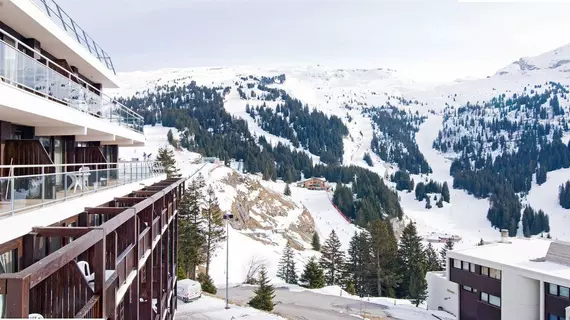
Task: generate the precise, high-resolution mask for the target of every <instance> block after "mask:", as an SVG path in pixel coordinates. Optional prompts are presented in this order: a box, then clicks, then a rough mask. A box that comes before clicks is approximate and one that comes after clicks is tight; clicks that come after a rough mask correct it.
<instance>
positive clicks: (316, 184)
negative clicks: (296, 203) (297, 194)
mask: <svg viewBox="0 0 570 320" xmlns="http://www.w3.org/2000/svg"><path fill="white" fill-rule="evenodd" d="M297 186H298V187H300V188H306V189H309V190H328V188H329V186H328V184H327V179H325V178H319V177H312V178H309V179H305V180H302V181H300V182H298V183H297Z"/></svg>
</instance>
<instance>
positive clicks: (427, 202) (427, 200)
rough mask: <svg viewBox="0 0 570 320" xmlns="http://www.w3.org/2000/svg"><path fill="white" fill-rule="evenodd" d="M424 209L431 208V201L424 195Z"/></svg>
mask: <svg viewBox="0 0 570 320" xmlns="http://www.w3.org/2000/svg"><path fill="white" fill-rule="evenodd" d="M426 209H431V201H430V200H429V197H426Z"/></svg>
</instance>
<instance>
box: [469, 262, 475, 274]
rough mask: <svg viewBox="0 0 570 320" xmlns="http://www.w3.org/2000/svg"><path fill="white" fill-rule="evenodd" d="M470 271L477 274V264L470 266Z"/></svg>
mask: <svg viewBox="0 0 570 320" xmlns="http://www.w3.org/2000/svg"><path fill="white" fill-rule="evenodd" d="M469 271H471V272H473V273H475V264H474V263H472V264H470V265H469Z"/></svg>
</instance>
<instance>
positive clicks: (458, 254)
mask: <svg viewBox="0 0 570 320" xmlns="http://www.w3.org/2000/svg"><path fill="white" fill-rule="evenodd" d="M435 276H436V275H435V274H428V288H429V293H430V299H429V300H428V308H430V309H444V310H447V311H449V312H450V313H454V314H455V315H456V316H457V317H458V319H460V320H476V319H485V320H495V319H496V320H499V319H502V320H536V319H539V320H563V319H568V317H569V316H570V289H569V288H570V244H568V243H562V242H556V241H551V240H549V239H543V238H535V239H527V238H508V236H507V234H506V231H505V234H504V235H503V237H502V240H501V241H499V242H496V243H491V244H485V245H482V246H474V247H472V248H467V249H460V250H453V251H450V252H448V253H447V270H446V272H445V275H440V276H441V278H440V279H437V278H435ZM446 288H452V289H451V290H450V291H451V292H453V294H451V293H449V292H448V293H442V292H444V289H446ZM446 298H447V300H444V299H446Z"/></svg>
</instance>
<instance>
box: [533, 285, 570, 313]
mask: <svg viewBox="0 0 570 320" xmlns="http://www.w3.org/2000/svg"><path fill="white" fill-rule="evenodd" d="M539 299H540V315H539V317H538V319H540V320H546V319H544V281H542V280H540V298H539ZM566 314H568V311H566Z"/></svg>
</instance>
